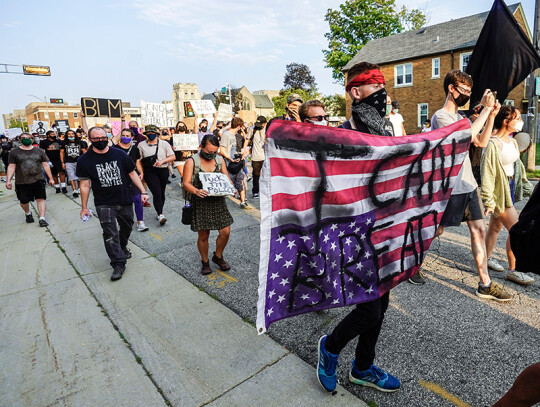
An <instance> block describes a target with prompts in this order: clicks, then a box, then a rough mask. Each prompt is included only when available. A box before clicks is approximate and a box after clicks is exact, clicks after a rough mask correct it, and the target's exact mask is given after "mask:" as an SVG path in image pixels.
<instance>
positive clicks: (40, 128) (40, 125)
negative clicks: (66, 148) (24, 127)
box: [30, 120, 49, 137]
mask: <svg viewBox="0 0 540 407" xmlns="http://www.w3.org/2000/svg"><path fill="white" fill-rule="evenodd" d="M47 130H49V122H47V121H42V120H34V124H31V125H30V133H37V134H38V135H39V136H40V137H41V136H44V135H45V133H47Z"/></svg>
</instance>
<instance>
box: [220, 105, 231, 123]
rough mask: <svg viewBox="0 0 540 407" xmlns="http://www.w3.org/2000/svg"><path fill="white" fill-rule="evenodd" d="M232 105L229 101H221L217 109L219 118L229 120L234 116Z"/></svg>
mask: <svg viewBox="0 0 540 407" xmlns="http://www.w3.org/2000/svg"><path fill="white" fill-rule="evenodd" d="M232 114H233V112H232V106H231V105H229V104H227V103H220V104H219V107H218V111H217V119H218V120H219V121H222V122H228V121H229V120H231V118H232Z"/></svg>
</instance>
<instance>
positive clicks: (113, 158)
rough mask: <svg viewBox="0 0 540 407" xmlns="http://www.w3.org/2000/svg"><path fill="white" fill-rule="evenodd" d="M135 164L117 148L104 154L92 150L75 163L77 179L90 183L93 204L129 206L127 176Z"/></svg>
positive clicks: (130, 196)
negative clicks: (86, 180)
mask: <svg viewBox="0 0 540 407" xmlns="http://www.w3.org/2000/svg"><path fill="white" fill-rule="evenodd" d="M134 170H135V164H134V163H133V160H132V159H131V158H129V156H128V155H127V154H126V153H124V152H123V151H122V150H121V149H118V148H109V151H107V152H106V153H105V154H99V153H96V152H95V151H94V150H93V149H92V148H90V149H89V150H88V152H87V153H86V154H83V156H82V157H81V158H79V161H77V171H76V174H77V177H79V178H80V179H89V180H90V181H92V191H93V192H94V204H95V205H96V206H99V205H129V204H132V203H133V199H132V194H131V190H130V184H131V179H130V177H129V174H130V173H131V172H133V171H134Z"/></svg>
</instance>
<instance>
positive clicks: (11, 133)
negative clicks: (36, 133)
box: [4, 127, 23, 140]
mask: <svg viewBox="0 0 540 407" xmlns="http://www.w3.org/2000/svg"><path fill="white" fill-rule="evenodd" d="M22 132H23V131H22V129H21V128H19V127H14V128H12V129H6V130H4V135H5V136H6V137H7V138H8V139H9V140H12V139H14V138H15V137H17V136H20V135H21V134H22Z"/></svg>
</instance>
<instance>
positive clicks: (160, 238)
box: [150, 228, 182, 242]
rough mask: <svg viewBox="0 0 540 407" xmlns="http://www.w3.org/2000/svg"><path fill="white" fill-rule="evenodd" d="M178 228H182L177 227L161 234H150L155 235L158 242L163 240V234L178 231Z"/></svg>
mask: <svg viewBox="0 0 540 407" xmlns="http://www.w3.org/2000/svg"><path fill="white" fill-rule="evenodd" d="M179 230H182V229H180V228H178V229H173V230H169V231H168V232H165V233H163V234H161V235H156V234H155V233H150V236H152V237H155V238H156V239H157V240H159V241H160V242H163V236H165V235H168V234H170V233H174V232H178V231H179Z"/></svg>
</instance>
